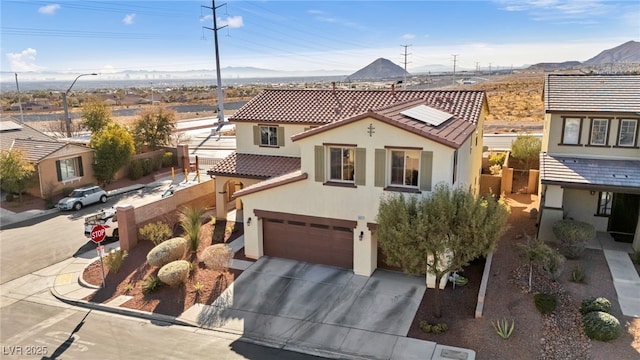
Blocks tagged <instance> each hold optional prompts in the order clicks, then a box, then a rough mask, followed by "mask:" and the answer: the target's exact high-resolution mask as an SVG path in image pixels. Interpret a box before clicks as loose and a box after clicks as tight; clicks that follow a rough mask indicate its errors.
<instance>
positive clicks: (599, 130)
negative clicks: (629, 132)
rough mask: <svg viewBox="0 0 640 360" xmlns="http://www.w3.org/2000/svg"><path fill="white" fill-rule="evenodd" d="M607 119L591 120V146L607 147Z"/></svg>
mask: <svg viewBox="0 0 640 360" xmlns="http://www.w3.org/2000/svg"><path fill="white" fill-rule="evenodd" d="M608 130H609V120H608V119H593V120H591V141H590V144H591V145H607V134H608Z"/></svg>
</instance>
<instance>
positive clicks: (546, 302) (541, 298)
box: [533, 293, 558, 314]
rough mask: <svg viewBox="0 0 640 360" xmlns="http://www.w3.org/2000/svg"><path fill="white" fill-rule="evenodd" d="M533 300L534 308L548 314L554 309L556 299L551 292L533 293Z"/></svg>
mask: <svg viewBox="0 0 640 360" xmlns="http://www.w3.org/2000/svg"><path fill="white" fill-rule="evenodd" d="M533 301H534V303H535V304H536V309H538V311H540V312H541V313H542V314H550V313H552V312H553V310H555V309H556V305H557V303H558V300H557V299H556V296H555V295H552V294H542V293H540V294H535V295H534V296H533Z"/></svg>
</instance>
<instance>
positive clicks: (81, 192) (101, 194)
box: [56, 186, 107, 210]
mask: <svg viewBox="0 0 640 360" xmlns="http://www.w3.org/2000/svg"><path fill="white" fill-rule="evenodd" d="M97 202H101V203H105V202H107V192H106V191H104V190H103V189H102V188H101V187H100V186H85V187H81V188H78V189H75V190H73V191H72V192H71V194H69V196H67V197H65V198H63V199H61V200H60V201H58V204H57V205H56V207H57V208H58V209H60V210H71V209H73V210H80V209H82V207H84V206H87V205H91V204H95V203H97Z"/></svg>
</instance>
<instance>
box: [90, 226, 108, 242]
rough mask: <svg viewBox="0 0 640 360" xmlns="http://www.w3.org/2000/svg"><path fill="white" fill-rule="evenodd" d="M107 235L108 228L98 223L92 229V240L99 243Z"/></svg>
mask: <svg viewBox="0 0 640 360" xmlns="http://www.w3.org/2000/svg"><path fill="white" fill-rule="evenodd" d="M106 236H107V228H105V227H104V226H102V225H96V226H94V227H93V229H91V241H93V242H94V243H96V244H99V243H101V242H102V240H104V238H105V237H106Z"/></svg>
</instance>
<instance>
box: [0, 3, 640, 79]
mask: <svg viewBox="0 0 640 360" xmlns="http://www.w3.org/2000/svg"><path fill="white" fill-rule="evenodd" d="M222 4H226V5H224V6H221V5H222ZM211 5H212V4H211V1H191V0H186V1H163V0H155V1H141V0H138V1H90V0H89V1H88V0H83V1H7V0H3V1H2V3H1V9H0V10H1V13H2V15H1V17H2V19H1V20H2V21H1V37H2V38H1V45H0V46H1V52H2V54H1V58H0V62H1V63H0V68H1V70H2V72H4V73H7V72H18V73H20V72H28V71H53V72H71V73H83V72H98V73H103V74H106V73H110V72H116V71H123V70H141V69H144V70H161V71H176V70H191V69H215V58H214V46H213V32H212V31H211V30H207V29H204V28H203V26H206V27H213V23H212V16H211V10H210V9H208V8H205V7H203V6H208V7H211ZM216 6H218V9H217V19H218V24H217V25H218V27H222V26H224V25H227V27H226V28H224V29H221V30H219V31H218V37H219V47H220V54H221V55H220V66H221V68H225V67H229V66H235V67H240V66H251V67H257V68H264V69H272V70H281V71H316V70H340V71H342V73H351V72H353V71H356V70H358V69H360V68H362V67H364V66H366V65H367V64H369V63H371V62H372V61H374V60H375V59H377V58H380V57H382V58H386V59H389V60H391V61H393V62H394V63H396V64H398V65H401V66H404V64H403V63H404V55H403V54H404V51H405V48H404V47H403V46H402V45H410V46H409V47H408V48H407V54H408V56H407V62H408V64H407V68H408V70H409V71H411V70H412V69H416V68H420V67H423V66H427V65H434V64H440V65H445V66H450V67H453V59H454V57H453V55H456V66H457V67H458V68H459V69H460V68H467V69H475V68H476V66H478V67H480V68H483V69H484V68H488V67H489V66H492V68H494V69H495V68H496V67H509V66H512V65H513V66H521V65H523V64H532V63H537V62H560V61H569V60H578V61H584V60H587V59H589V58H591V57H593V56H595V55H597V54H598V53H599V52H600V51H602V50H605V49H609V48H612V47H615V46H617V45H620V44H622V43H624V42H626V41H629V40H635V41H640V1H637V0H629V1H601V0H580V1H578V0H536V1H528V0H495V1H490V0H485V1H428V0H423V1H372V0H369V1H327V0H325V1H267V0H265V1H239V0H228V1H226V2H223V1H220V0H218V1H216Z"/></svg>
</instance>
